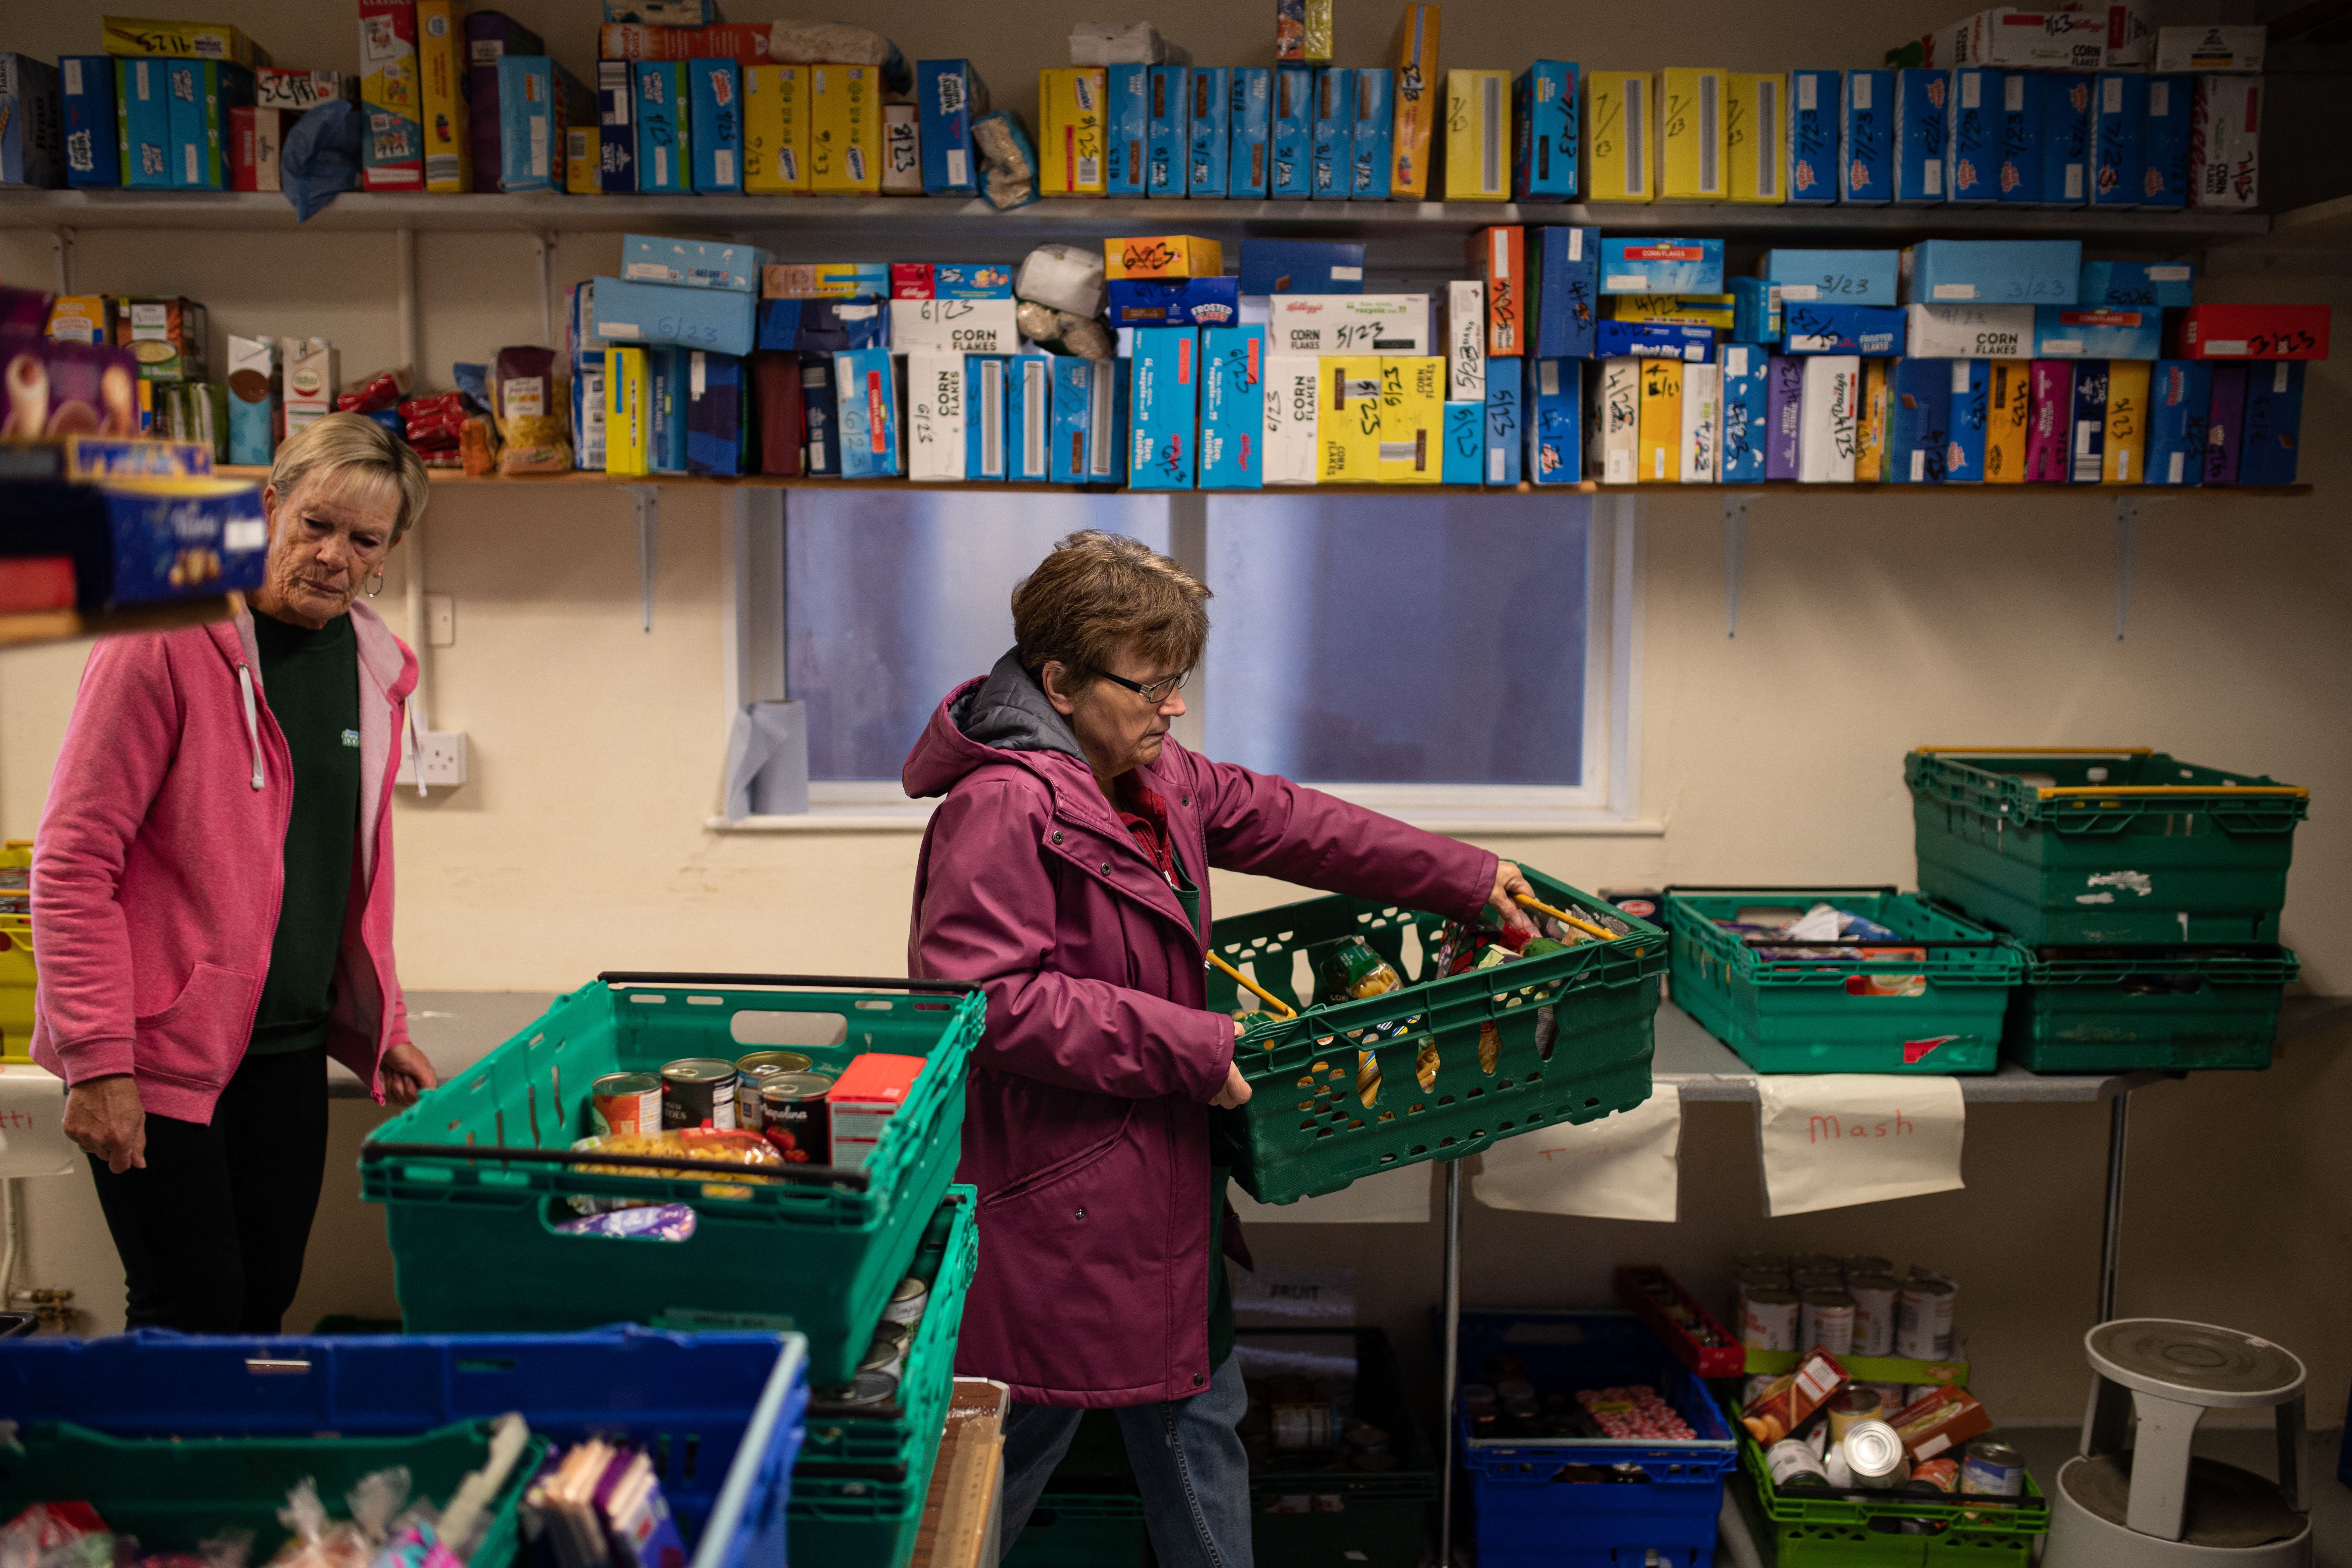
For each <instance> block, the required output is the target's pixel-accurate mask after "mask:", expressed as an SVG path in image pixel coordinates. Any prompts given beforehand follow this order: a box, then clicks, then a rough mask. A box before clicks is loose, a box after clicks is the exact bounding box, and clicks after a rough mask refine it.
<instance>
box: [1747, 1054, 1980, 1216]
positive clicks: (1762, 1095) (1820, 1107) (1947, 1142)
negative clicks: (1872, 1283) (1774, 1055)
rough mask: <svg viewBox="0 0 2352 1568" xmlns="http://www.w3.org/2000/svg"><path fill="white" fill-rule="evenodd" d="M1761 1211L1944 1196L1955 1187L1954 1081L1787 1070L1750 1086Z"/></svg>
mask: <svg viewBox="0 0 2352 1568" xmlns="http://www.w3.org/2000/svg"><path fill="white" fill-rule="evenodd" d="M1756 1092H1757V1100H1758V1104H1757V1125H1756V1131H1757V1144H1758V1152H1759V1153H1760V1154H1761V1155H1762V1157H1763V1162H1764V1208H1765V1212H1766V1213H1767V1214H1770V1215H1784V1214H1810V1213H1811V1212H1812V1211H1813V1210H1815V1209H1834V1208H1844V1207H1846V1206H1847V1205H1852V1204H1874V1203H1883V1202H1885V1200H1886V1199H1888V1198H1908V1197H1916V1196H1917V1195H1918V1194H1922V1193H1948V1192H1952V1191H1954V1190H1956V1189H1958V1187H1959V1186H1960V1185H1961V1182H1960V1134H1961V1132H1962V1131H1963V1129H1964V1127H1965V1125H1966V1121H1967V1112H1966V1110H1965V1109H1964V1108H1963V1106H1962V1105H1961V1102H1960V1085H1959V1080H1958V1079H1952V1078H1938V1077H1929V1076H1921V1077H1917V1078H1906V1077H1901V1076H1897V1075H1895V1074H1893V1073H1791V1074H1787V1075H1782V1076H1777V1077H1766V1078H1759V1079H1757V1080H1756Z"/></svg>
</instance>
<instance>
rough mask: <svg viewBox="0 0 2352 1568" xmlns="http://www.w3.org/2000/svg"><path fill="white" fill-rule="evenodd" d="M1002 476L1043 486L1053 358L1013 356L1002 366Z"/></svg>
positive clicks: (1046, 472)
mask: <svg viewBox="0 0 2352 1568" xmlns="http://www.w3.org/2000/svg"><path fill="white" fill-rule="evenodd" d="M1005 378H1006V379H1005V387H1004V460H1005V476H1006V478H1008V479H1013V480H1014V481H1016V482H1023V481H1025V482H1029V483H1034V484H1043V483H1045V480H1046V479H1048V478H1050V477H1051V469H1050V468H1049V467H1048V465H1047V462H1046V457H1047V453H1048V450H1049V449H1050V448H1051V447H1052V446H1053V442H1054V356H1053V355H1051V354H1014V355H1013V356H1012V357H1011V358H1010V359H1008V360H1007V361H1006V362H1005Z"/></svg>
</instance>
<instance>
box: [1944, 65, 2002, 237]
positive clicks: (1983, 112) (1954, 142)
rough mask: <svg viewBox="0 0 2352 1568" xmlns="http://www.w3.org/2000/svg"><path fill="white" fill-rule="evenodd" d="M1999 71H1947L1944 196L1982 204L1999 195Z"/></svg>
mask: <svg viewBox="0 0 2352 1568" xmlns="http://www.w3.org/2000/svg"><path fill="white" fill-rule="evenodd" d="M2000 84H2001V73H2000V72H1999V71H1994V70H1981V69H1969V70H1956V71H1954V72H1953V73H1952V84H1951V85H1952V103H1951V109H1950V111H1949V112H1948V114H1947V115H1946V116H1945V119H1944V126H1945V134H1944V199H1945V200H1946V201H1948V202H1951V203H1955V204H1968V205H1984V204H1985V203H1988V202H1993V201H1997V200H1999V199H2000V120H2001V85H2000Z"/></svg>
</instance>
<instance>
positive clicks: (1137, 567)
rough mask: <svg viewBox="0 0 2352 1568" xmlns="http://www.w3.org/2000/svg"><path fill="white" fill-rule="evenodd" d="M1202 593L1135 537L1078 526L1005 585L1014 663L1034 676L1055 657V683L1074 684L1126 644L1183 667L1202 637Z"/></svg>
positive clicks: (1196, 657) (1085, 681)
mask: <svg viewBox="0 0 2352 1568" xmlns="http://www.w3.org/2000/svg"><path fill="white" fill-rule="evenodd" d="M1208 598H1209V588H1208V584H1205V583H1202V581H1201V580H1200V579H1199V578H1198V577H1195V576H1193V575H1192V574H1191V573H1190V572H1187V571H1186V570H1184V568H1183V567H1181V566H1180V565H1178V564H1177V563H1175V562H1173V561H1171V560H1170V559H1168V557H1166V556H1165V555H1162V554H1160V552H1158V551H1156V550H1153V549H1151V548H1150V546H1148V545H1146V544H1144V543H1143V542H1140V541H1139V540H1134V539H1129V538H1128V537H1126V536H1125V535H1123V534H1117V533H1105V532H1103V531H1100V530H1098V529H1092V528H1088V529H1082V530H1081V531H1078V532H1076V533H1073V534H1071V535H1070V536H1069V537H1068V538H1067V539H1065V540H1063V541H1062V542H1060V543H1058V544H1056V545H1055V546H1054V552H1053V553H1052V554H1051V555H1048V556H1046V557H1045V560H1043V561H1041V562H1039V563H1037V570H1035V571H1034V572H1032V573H1031V574H1029V575H1028V576H1027V577H1026V578H1024V579H1023V581H1022V583H1021V584H1020V585H1019V586H1018V587H1016V588H1014V589H1013V641H1014V643H1015V644H1016V645H1017V646H1018V647H1019V649H1020V653H1021V668H1023V669H1025V670H1027V671H1028V672H1029V678H1030V679H1032V680H1036V681H1040V682H1042V681H1043V680H1044V679H1045V665H1046V662H1047V661H1048V660H1058V661H1060V663H1061V665H1062V667H1063V668H1065V669H1067V670H1068V671H1069V672H1070V678H1069V679H1067V680H1066V681H1065V682H1063V689H1065V690H1077V689H1081V688H1084V687H1086V686H1087V685H1090V684H1091V683H1092V682H1093V680H1094V679H1095V677H1096V676H1097V675H1099V674H1101V673H1102V672H1103V671H1104V670H1105V669H1106V668H1108V665H1109V662H1110V661H1111V660H1112V659H1113V658H1117V657H1118V651H1119V649H1121V648H1122V647H1126V646H1127V645H1128V644H1129V643H1132V644H1133V645H1134V646H1135V648H1136V651H1137V652H1139V653H1140V654H1142V655H1143V656H1144V657H1145V658H1149V659H1150V660H1151V661H1152V663H1153V664H1154V665H1155V666H1157V667H1159V668H1162V669H1166V670H1170V671H1175V670H1181V669H1190V668H1192V667H1193V666H1194V665H1195V664H1198V663H1199V662H1200V661H1201V648H1202V645H1203V644H1205V643H1206V642H1207V641H1208V640H1209V612H1208V608H1207V602H1208Z"/></svg>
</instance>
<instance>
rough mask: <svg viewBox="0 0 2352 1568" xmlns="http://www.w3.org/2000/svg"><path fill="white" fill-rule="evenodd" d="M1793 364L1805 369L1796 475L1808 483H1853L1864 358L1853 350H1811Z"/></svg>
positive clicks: (1803, 372)
mask: <svg viewBox="0 0 2352 1568" xmlns="http://www.w3.org/2000/svg"><path fill="white" fill-rule="evenodd" d="M1797 363H1800V364H1801V365H1802V367H1803V370H1802V374H1803V376H1804V399H1803V420H1802V426H1801V435H1800V436H1799V437H1798V442H1797V476H1796V477H1797V478H1798V479H1800V480H1801V481H1802V482H1804V483H1806V484H1817V485H1818V484H1852V483H1853V458H1854V439H1855V436H1856V433H1857V426H1858V425H1859V420H1860V411H1861V402H1862V361H1861V360H1860V358H1858V357H1856V356H1854V355H1851V354H1815V355H1812V356H1811V357H1809V358H1806V359H1804V360H1801V361H1799V362H1797Z"/></svg>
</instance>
